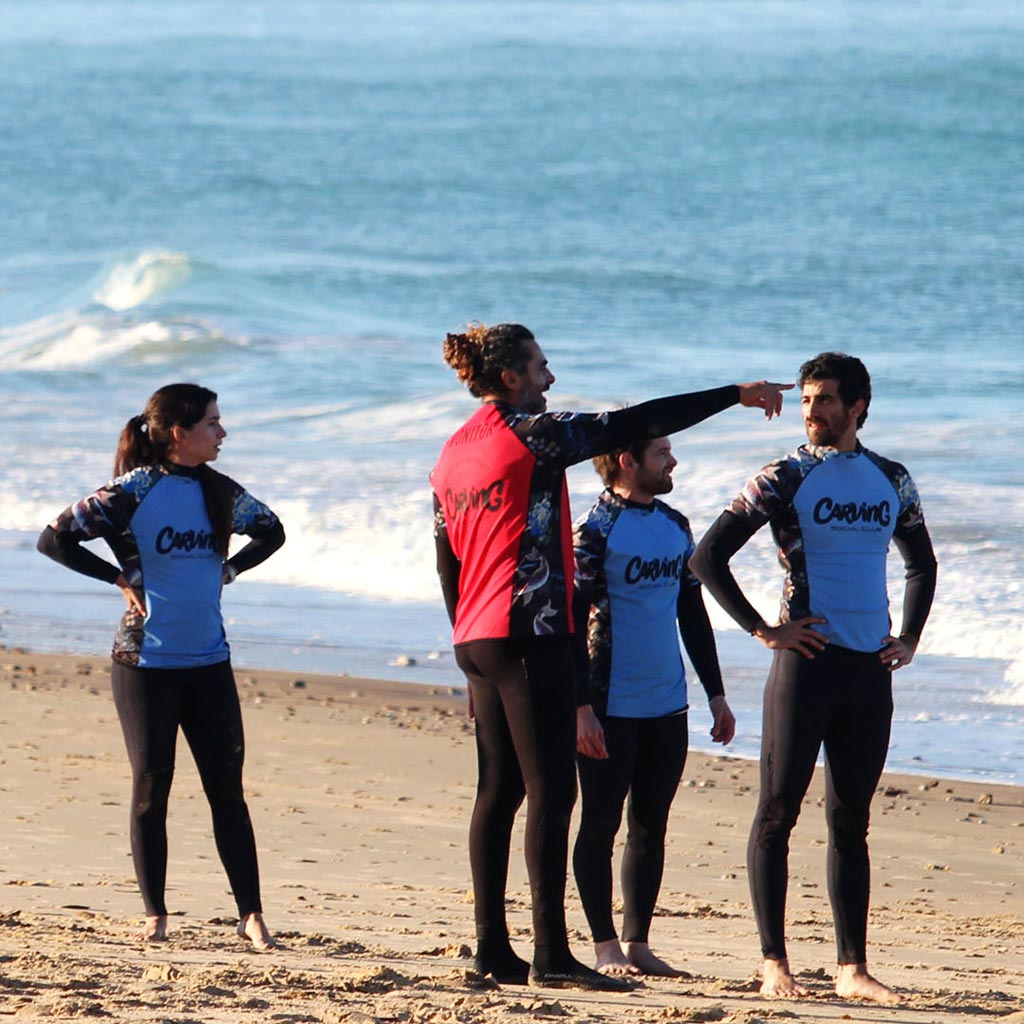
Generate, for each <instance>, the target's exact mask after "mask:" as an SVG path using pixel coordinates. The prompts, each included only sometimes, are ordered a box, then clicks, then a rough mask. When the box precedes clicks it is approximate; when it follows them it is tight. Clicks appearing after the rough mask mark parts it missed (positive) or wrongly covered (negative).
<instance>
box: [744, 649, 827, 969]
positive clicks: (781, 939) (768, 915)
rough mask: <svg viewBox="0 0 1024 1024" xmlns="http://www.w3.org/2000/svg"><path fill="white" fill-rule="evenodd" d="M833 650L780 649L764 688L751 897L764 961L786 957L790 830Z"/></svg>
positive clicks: (823, 717)
mask: <svg viewBox="0 0 1024 1024" xmlns="http://www.w3.org/2000/svg"><path fill="white" fill-rule="evenodd" d="M828 655H829V651H828V650H827V649H826V650H825V651H823V652H821V653H820V654H818V655H816V656H815V657H814V658H813V659H807V658H805V657H804V656H803V655H802V654H798V653H797V652H796V651H776V652H775V656H774V658H773V660H772V667H771V671H770V673H769V675H768V682H767V684H766V685H765V691H764V714H763V720H762V733H761V793H760V798H759V801H758V806H757V810H756V812H755V814H754V823H753V826H752V827H751V830H750V840H749V842H748V844H747V873H748V875H749V878H750V895H751V900H752V902H753V905H754V917H755V918H756V920H757V928H758V932H759V933H760V936H761V951H762V954H763V956H764V957H765V958H766V959H770V960H783V959H785V958H786V938H785V916H786V890H787V887H788V881H789V834H790V832H792V830H793V826H794V825H795V824H796V820H797V817H798V816H799V814H800V804H801V802H802V801H803V798H804V794H805V793H806V792H807V787H808V786H809V785H810V781H811V777H812V776H813V774H814V763H815V761H816V760H817V757H818V750H819V749H820V747H821V743H822V740H823V739H824V736H825V729H826V724H827V721H828V718H829V713H830V704H831V699H830V696H829V690H830V689H831V687H830V686H829V664H830V659H829V656H828Z"/></svg>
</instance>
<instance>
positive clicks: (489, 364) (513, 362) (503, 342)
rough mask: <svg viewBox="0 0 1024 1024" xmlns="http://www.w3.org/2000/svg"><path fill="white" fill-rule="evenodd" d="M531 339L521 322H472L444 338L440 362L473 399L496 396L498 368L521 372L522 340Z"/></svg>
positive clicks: (525, 351)
mask: <svg viewBox="0 0 1024 1024" xmlns="http://www.w3.org/2000/svg"><path fill="white" fill-rule="evenodd" d="M535 340H536V339H535V338H534V336H533V334H532V333H531V332H530V331H529V330H527V329H526V328H525V327H523V325H522V324H497V325H496V326H495V327H488V326H487V325H486V324H481V323H477V322H475V321H474V322H473V323H471V324H469V325H468V326H467V327H466V330H465V332H464V333H462V334H449V335H448V336H447V337H446V338H445V339H444V350H443V351H444V361H445V362H446V363H447V364H448V365H449V366H450V367H451V368H452V369H453V370H454V371H455V372H456V374H458V377H459V380H460V381H462V382H463V383H464V384H465V385H466V387H468V388H469V390H470V393H471V394H473V395H475V396H476V397H477V398H483V397H484V395H500V394H501V393H502V392H503V391H504V390H505V385H504V384H503V383H502V380H501V373H502V370H515V371H516V372H517V373H522V372H523V370H525V369H526V364H527V362H528V361H529V359H530V351H529V349H528V348H527V345H526V343H527V342H530V341H535Z"/></svg>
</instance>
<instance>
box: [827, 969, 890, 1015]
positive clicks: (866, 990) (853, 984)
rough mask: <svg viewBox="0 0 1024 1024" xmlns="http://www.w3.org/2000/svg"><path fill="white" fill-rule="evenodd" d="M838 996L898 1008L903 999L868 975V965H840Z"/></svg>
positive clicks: (837, 974)
mask: <svg viewBox="0 0 1024 1024" xmlns="http://www.w3.org/2000/svg"><path fill="white" fill-rule="evenodd" d="M836 995H837V996H840V997H842V998H843V999H867V1000H869V1001H870V1002H872V1003H882V1004H883V1005H885V1006H896V1005H897V1004H898V1003H902V1002H903V997H902V996H901V995H899V994H898V993H897V992H894V991H893V990H892V989H891V988H889V986H888V985H883V984H882V983H881V982H880V981H878V980H877V979H876V978H872V977H871V975H870V974H868V965H867V964H840V965H839V970H838V971H837V973H836Z"/></svg>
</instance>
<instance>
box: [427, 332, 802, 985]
mask: <svg viewBox="0 0 1024 1024" xmlns="http://www.w3.org/2000/svg"><path fill="white" fill-rule="evenodd" d="M444 358H445V361H446V362H447V363H448V364H449V365H450V366H451V367H452V368H453V369H454V370H455V371H456V372H457V374H458V376H459V379H460V380H461V381H463V382H464V383H465V384H466V385H467V386H468V387H469V390H470V391H471V392H472V394H474V395H475V396H476V397H478V398H480V399H481V400H482V405H481V407H480V409H479V410H478V411H477V412H476V413H475V414H474V415H473V416H471V417H470V419H469V420H468V421H467V422H466V423H465V424H464V425H463V426H462V427H460V428H459V429H458V430H457V431H456V432H455V433H454V434H453V435H452V436H451V438H449V440H448V441H447V443H446V444H445V446H444V448H443V449H442V451H441V456H440V458H439V459H438V463H437V466H436V467H435V468H434V471H433V473H432V474H431V484H432V487H433V491H434V508H435V521H434V536H435V540H436V544H437V564H438V573H439V575H440V577H441V588H442V590H443V592H444V598H445V604H446V606H447V609H448V614H449V617H450V618H451V621H452V624H453V627H454V644H455V658H456V661H457V663H458V665H459V668H460V669H462V671H463V672H464V673H465V675H466V677H467V679H468V680H469V688H470V701H471V705H470V706H471V710H472V712H473V713H474V714H475V717H476V741H477V759H478V767H479V783H478V786H477V797H476V803H475V805H474V809H473V818H472V822H471V825H470V838H469V850H470V864H471V867H472V872H473V890H474V900H475V908H476V931H477V952H476V965H477V968H478V970H479V971H480V972H481V973H483V974H493V975H494V977H495V978H496V979H497V980H498V981H500V982H504V983H510V984H525V983H527V981H529V982H530V983H531V984H534V985H539V986H542V987H568V986H575V987H582V988H592V989H602V990H605V991H625V990H627V989H628V988H629V987H630V983H629V982H627V981H626V980H625V979H622V978H615V977H609V976H607V975H604V974H600V973H598V972H597V971H594V970H592V969H591V968H589V967H586V966H585V965H584V964H582V963H580V962H579V961H578V960H576V959H575V957H573V956H572V954H571V952H570V951H569V943H568V938H567V936H566V929H565V906H564V898H565V879H566V858H567V850H568V832H569V817H570V815H571V813H572V806H573V803H574V801H575V799H576V774H575V747H576V701H575V694H574V686H573V662H572V652H571V645H570V639H569V638H570V635H571V633H572V581H573V562H572V557H573V555H572V533H571V518H570V514H569V499H568V495H567V493H566V487H565V469H566V467H567V466H571V465H573V464H575V463H577V462H583V461H585V460H586V459H590V458H593V456H595V455H599V454H601V453H603V452H607V451H610V450H611V449H613V448H616V447H619V446H622V445H625V444H629V443H630V442H633V441H640V440H644V439H648V438H655V437H661V436H664V435H666V434H672V433H675V432H676V431H679V430H684V429H685V428H687V427H691V426H693V425H694V424H696V423H699V422H700V421H701V420H704V419H707V418H708V417H709V416H712V415H714V414H715V413H718V412H721V411H722V410H724V409H727V408H729V406H731V405H735V404H737V403H739V404H741V405H745V406H750V407H754V408H759V409H762V410H764V413H765V415H766V416H767V417H768V418H769V419H770V418H771V417H772V416H774V415H775V414H776V413H778V412H779V410H780V409H781V407H782V391H783V390H785V389H786V388H787V387H791V386H792V385H782V384H770V383H767V382H765V381H759V382H757V383H752V384H740V385H735V384H733V385H727V386H725V387H721V388H714V389H712V390H709V391H698V392H694V393H693V394H685V395H674V396H672V397H669V398H659V399H655V400H653V401H650V402H644V403H642V404H641V405H637V406H634V407H632V408H627V409H620V410H616V411H613V412H602V413H572V412H554V413H549V412H546V409H547V400H546V398H545V392H546V391H547V390H548V388H550V387H551V385H552V384H553V383H554V380H555V378H554V376H553V375H552V374H551V372H550V370H549V369H548V363H547V359H546V358H545V357H544V353H543V352H542V351H541V348H540V346H539V345H538V344H537V342H536V340H535V339H534V337H533V335H532V334H531V333H530V331H528V330H527V329H526V328H525V327H522V326H520V325H519V324H499V325H498V326H496V327H491V328H487V327H484V326H483V325H474V326H471V327H470V328H468V329H467V331H466V332H465V333H463V334H449V335H448V336H447V338H446V339H445V343H444ZM524 796H525V797H526V799H527V818H526V837H525V847H526V863H527V870H528V873H529V877H530V889H531V894H532V901H533V928H534V955H533V961H532V963H527V962H526V961H524V960H522V959H520V958H519V957H518V956H517V955H516V954H515V952H514V951H513V949H512V946H511V943H510V942H509V936H508V927H507V924H506V920H505V884H506V880H507V875H508V859H509V845H510V840H511V833H512V824H513V821H514V818H515V814H516V811H517V810H518V809H519V806H520V805H521V804H522V802H523V798H524Z"/></svg>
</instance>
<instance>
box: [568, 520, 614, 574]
mask: <svg viewBox="0 0 1024 1024" xmlns="http://www.w3.org/2000/svg"><path fill="white" fill-rule="evenodd" d="M610 525H611V515H610V510H609V507H608V506H607V505H606V504H605V503H604V502H598V503H597V504H596V505H595V506H594V507H593V508H592V509H591V510H590V511H589V512H588V513H587V514H586V515H585V516H583V517H582V518H581V519H580V520H578V521H577V523H576V525H575V527H574V528H573V554H574V556H575V562H576V586H577V588H579V589H580V590H588V589H589V588H590V587H592V586H593V584H594V581H595V580H596V579H597V578H598V576H599V575H600V573H601V571H602V567H603V565H604V555H605V549H606V548H607V546H608V532H609V530H608V528H609V527H610Z"/></svg>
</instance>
